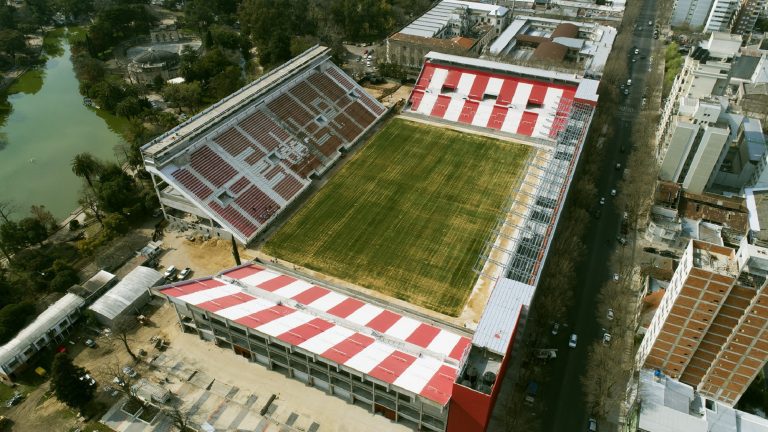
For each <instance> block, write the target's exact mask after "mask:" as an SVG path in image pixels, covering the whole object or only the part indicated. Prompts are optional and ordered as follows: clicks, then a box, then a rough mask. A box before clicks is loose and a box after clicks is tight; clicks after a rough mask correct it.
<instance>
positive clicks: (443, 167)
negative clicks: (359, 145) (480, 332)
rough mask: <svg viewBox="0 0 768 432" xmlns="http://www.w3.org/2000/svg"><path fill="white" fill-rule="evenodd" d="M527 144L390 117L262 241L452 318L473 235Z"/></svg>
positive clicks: (462, 298) (469, 277)
mask: <svg viewBox="0 0 768 432" xmlns="http://www.w3.org/2000/svg"><path fill="white" fill-rule="evenodd" d="M530 151H531V149H530V148H529V147H527V146H525V145H521V144H513V143H509V142H505V141H499V140H495V139H492V138H486V137H480V136H476V135H472V134H465V133H459V132H455V131H450V130H447V129H441V128H436V127H430V126H426V125H422V124H418V123H412V122H408V121H406V120H402V119H394V120H393V121H392V122H391V123H390V124H389V125H387V126H386V127H385V128H384V129H382V130H381V131H380V132H379V133H378V134H377V135H376V137H375V138H374V139H373V140H372V141H371V142H369V143H367V144H366V147H365V148H363V149H361V150H360V152H359V153H357V154H356V155H355V157H354V158H353V159H352V160H351V161H349V162H348V163H347V165H346V166H344V168H343V169H341V170H340V172H339V173H337V174H336V175H335V177H334V178H332V179H331V180H330V181H329V182H328V183H327V184H326V185H325V186H324V187H323V189H322V190H321V191H320V192H319V193H317V194H316V195H315V196H313V197H312V198H311V199H310V201H309V202H308V203H307V204H306V205H305V206H304V208H302V209H301V210H300V211H299V212H298V213H297V214H296V215H295V216H294V217H293V218H292V219H291V220H290V221H288V222H287V223H286V225H285V226H283V227H282V228H281V229H280V230H279V231H278V232H277V233H276V234H275V235H274V236H273V238H272V239H271V240H270V241H269V242H268V243H267V244H266V245H265V247H264V249H265V251H266V252H267V253H270V254H272V255H274V256H276V257H279V258H282V259H285V260H288V261H291V262H293V263H296V264H299V265H302V266H305V267H307V268H310V269H313V270H317V271H320V272H322V273H325V274H328V275H331V276H335V277H338V278H341V279H344V280H347V281H350V282H353V283H356V284H358V285H361V286H364V287H367V288H371V289H374V290H376V291H379V292H382V293H384V294H387V295H390V296H393V297H396V298H399V299H402V300H406V301H409V302H411V303H414V304H417V305H420V306H424V307H426V308H429V309H432V310H435V311H437V312H441V313H445V314H448V315H451V316H457V315H458V314H459V313H460V312H461V310H462V308H463V306H464V304H465V303H466V301H467V298H468V296H469V294H470V292H471V291H472V286H473V284H474V282H475V280H476V277H477V276H476V274H475V273H474V272H473V270H472V267H473V265H474V264H475V261H476V259H477V257H478V255H479V253H480V249H481V247H482V244H483V241H484V240H485V239H486V238H487V237H488V234H489V232H490V229H491V228H492V227H493V224H494V221H495V219H496V216H497V215H498V211H499V209H500V208H501V206H502V204H503V202H504V200H505V199H506V197H507V196H508V195H509V193H510V190H511V188H512V187H514V186H516V185H517V180H518V177H519V176H520V175H521V174H522V171H523V168H524V164H525V162H526V160H527V157H528V155H529V152H530Z"/></svg>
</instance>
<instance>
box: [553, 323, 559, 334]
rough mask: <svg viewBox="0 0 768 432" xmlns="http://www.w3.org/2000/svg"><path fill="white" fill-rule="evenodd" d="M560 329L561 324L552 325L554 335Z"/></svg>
mask: <svg viewBox="0 0 768 432" xmlns="http://www.w3.org/2000/svg"><path fill="white" fill-rule="evenodd" d="M559 330H560V324H558V323H555V325H553V326H552V335H553V336H554V335H557V332H558V331H559Z"/></svg>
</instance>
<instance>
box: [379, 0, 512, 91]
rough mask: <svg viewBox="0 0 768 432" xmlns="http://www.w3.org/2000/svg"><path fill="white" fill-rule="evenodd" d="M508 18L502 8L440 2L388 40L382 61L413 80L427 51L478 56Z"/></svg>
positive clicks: (470, 3) (464, 2)
mask: <svg viewBox="0 0 768 432" xmlns="http://www.w3.org/2000/svg"><path fill="white" fill-rule="evenodd" d="M511 15H512V13H511V11H510V9H508V8H506V7H504V6H498V5H493V4H488V3H478V2H470V1H460V0H443V1H441V2H440V3H438V4H437V5H436V6H435V7H434V8H432V9H430V10H429V11H428V12H427V13H425V14H424V15H422V16H420V17H418V18H416V19H415V20H414V21H413V22H411V23H410V24H408V25H407V26H405V27H404V28H403V29H402V30H400V31H399V32H397V33H395V34H393V35H391V36H390V37H388V38H387V46H386V51H385V54H384V58H385V60H386V62H387V63H392V64H396V65H399V66H400V67H401V68H403V70H404V71H406V72H407V73H408V74H409V75H411V76H416V74H417V73H418V72H419V70H420V69H421V66H422V65H423V64H424V62H423V59H424V56H425V55H426V54H427V53H428V52H430V51H440V52H442V53H446V54H456V55H462V56H473V57H477V56H480V54H482V53H483V52H484V51H485V49H486V48H487V47H488V46H489V45H490V43H491V41H493V39H495V38H496V37H497V36H499V34H501V31H502V30H503V29H504V28H505V27H506V26H507V24H508V23H509V20H510V17H511Z"/></svg>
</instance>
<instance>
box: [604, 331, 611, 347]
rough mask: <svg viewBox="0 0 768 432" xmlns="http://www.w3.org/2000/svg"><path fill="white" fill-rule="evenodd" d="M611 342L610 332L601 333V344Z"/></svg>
mask: <svg viewBox="0 0 768 432" xmlns="http://www.w3.org/2000/svg"><path fill="white" fill-rule="evenodd" d="M610 344H611V334H610V333H608V332H605V333H603V345H610Z"/></svg>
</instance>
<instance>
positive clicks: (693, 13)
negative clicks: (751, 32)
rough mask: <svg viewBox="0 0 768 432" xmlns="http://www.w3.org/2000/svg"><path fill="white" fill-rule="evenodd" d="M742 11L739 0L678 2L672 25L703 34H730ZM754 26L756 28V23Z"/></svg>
mask: <svg viewBox="0 0 768 432" xmlns="http://www.w3.org/2000/svg"><path fill="white" fill-rule="evenodd" d="M759 1H763V0H759ZM740 9H741V3H740V1H739V0H678V1H676V2H675V5H674V10H673V12H672V19H671V21H670V23H671V24H672V26H673V27H680V26H683V25H686V26H688V27H689V28H691V29H692V30H694V31H697V30H698V31H701V32H703V33H711V32H730V31H731V28H732V27H734V26H735V25H736V24H737V20H736V17H737V16H738V14H739V10H740ZM746 21H747V20H746V19H745V22H744V23H745V24H746ZM752 24H753V26H754V22H753V23H752Z"/></svg>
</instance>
